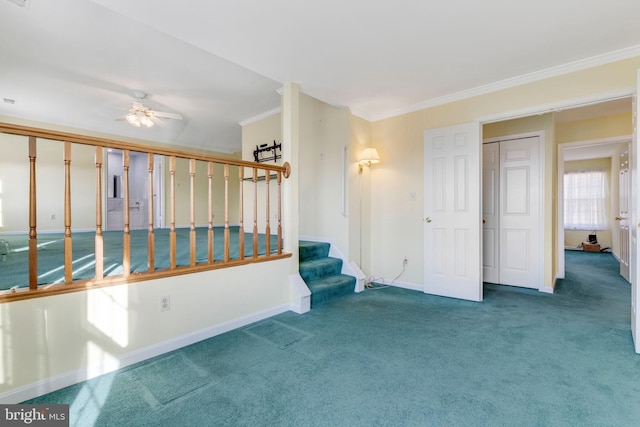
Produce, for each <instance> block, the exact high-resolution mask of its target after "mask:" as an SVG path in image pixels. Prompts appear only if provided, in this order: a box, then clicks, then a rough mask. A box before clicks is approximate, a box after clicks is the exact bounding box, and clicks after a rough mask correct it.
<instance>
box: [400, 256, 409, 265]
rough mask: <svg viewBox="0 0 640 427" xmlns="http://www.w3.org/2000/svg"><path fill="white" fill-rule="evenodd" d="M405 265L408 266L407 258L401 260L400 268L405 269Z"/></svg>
mask: <svg viewBox="0 0 640 427" xmlns="http://www.w3.org/2000/svg"><path fill="white" fill-rule="evenodd" d="M407 264H409V258H407V257H404V258H402V266H403V267H406V266H407Z"/></svg>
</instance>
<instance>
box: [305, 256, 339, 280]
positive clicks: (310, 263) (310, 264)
mask: <svg viewBox="0 0 640 427" xmlns="http://www.w3.org/2000/svg"><path fill="white" fill-rule="evenodd" d="M299 270H300V276H302V279H303V280H304V281H305V282H306V283H309V282H313V281H314V280H318V279H322V278H323V277H326V276H334V275H336V274H340V272H341V271H342V260H341V259H339V258H332V257H324V258H313V259H310V260H307V261H302V262H300V267H299Z"/></svg>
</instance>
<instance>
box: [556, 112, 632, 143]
mask: <svg viewBox="0 0 640 427" xmlns="http://www.w3.org/2000/svg"><path fill="white" fill-rule="evenodd" d="M631 124H632V118H631V112H628V113H620V114H615V115H611V116H604V117H598V118H593V119H587V120H579V121H574V122H563V123H556V142H557V143H558V144H562V143H565V142H575V141H587V140H590V139H600V138H610V137H613V136H621V135H631V132H633V130H632V126H631Z"/></svg>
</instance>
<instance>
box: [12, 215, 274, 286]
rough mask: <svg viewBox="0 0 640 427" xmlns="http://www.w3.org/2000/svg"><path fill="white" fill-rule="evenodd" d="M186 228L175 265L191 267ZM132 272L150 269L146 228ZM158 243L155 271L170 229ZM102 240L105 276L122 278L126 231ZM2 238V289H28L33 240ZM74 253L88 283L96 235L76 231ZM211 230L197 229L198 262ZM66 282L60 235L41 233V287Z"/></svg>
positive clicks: (220, 237) (164, 265) (249, 248)
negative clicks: (5, 248) (31, 241)
mask: <svg viewBox="0 0 640 427" xmlns="http://www.w3.org/2000/svg"><path fill="white" fill-rule="evenodd" d="M229 229H230V238H229V241H230V242H229V243H230V258H231V259H234V258H238V257H239V253H240V250H239V230H240V228H239V227H237V226H235V227H229ZM189 233H190V230H189V229H188V228H179V229H177V230H176V247H177V250H176V264H177V265H178V266H185V265H189V247H190V246H189V245H190V238H189ZM130 235H131V272H132V273H139V272H145V271H147V270H148V265H149V264H148V249H147V246H148V243H147V230H132V231H131V234H130ZM154 235H155V237H154V239H155V245H154V246H155V269H156V270H161V269H168V268H169V229H167V228H163V229H156V230H155V231H154ZM103 236H104V237H103V241H104V257H103V262H104V273H105V276H113V275H118V274H122V240H123V232H122V231H106V232H104V233H103ZM0 239H1V240H2V241H4V242H6V245H8V248H9V250H10V252H9V254H8V255H6V256H5V257H4V259H0V290H4V289H10V288H12V287H27V286H28V283H29V251H28V247H29V236H28V235H26V234H20V235H2V236H0ZM72 240H73V243H72V250H73V280H80V279H90V278H93V277H95V261H94V259H95V256H94V247H95V232H76V233H73V234H72ZM207 240H208V230H207V228H206V227H201V228H197V229H196V263H197V264H201V263H206V262H207V260H208V249H207ZM213 246H214V261H221V260H223V259H224V227H214V244H213ZM265 247H266V246H265V235H264V234H259V235H258V254H259V255H264V254H265V252H266V249H265ZM277 250H278V237H277V236H276V235H272V236H271V253H276V252H277ZM244 253H245V257H252V256H253V234H252V233H245V244H244ZM60 282H64V235H63V234H61V233H41V234H40V235H39V236H38V284H40V285H43V284H50V283H60Z"/></svg>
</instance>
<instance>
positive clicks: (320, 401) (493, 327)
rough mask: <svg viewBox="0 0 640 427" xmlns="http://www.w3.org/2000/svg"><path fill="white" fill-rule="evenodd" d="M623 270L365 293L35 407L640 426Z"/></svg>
mask: <svg viewBox="0 0 640 427" xmlns="http://www.w3.org/2000/svg"><path fill="white" fill-rule="evenodd" d="M617 268H618V264H617V262H616V261H615V259H614V258H613V257H612V256H611V255H610V254H600V253H581V252H580V253H578V252H569V253H567V273H566V279H564V280H562V281H560V283H559V284H558V287H557V293H556V294H553V295H551V294H545V293H540V292H537V291H531V290H525V289H519V288H512V287H501V286H496V285H485V301H484V302H482V303H473V302H465V301H459V300H454V299H448V298H441V297H435V296H429V295H425V294H423V293H420V292H416V291H410V290H405V289H398V288H386V289H379V290H365V292H362V293H359V294H351V295H348V296H345V297H344V298H341V299H337V300H334V301H332V302H329V303H326V304H323V305H322V306H320V307H318V308H316V309H314V310H312V311H310V312H309V313H306V314H304V315H297V314H295V313H292V312H287V313H283V314H281V315H278V316H275V317H273V318H271V319H267V320H265V321H263V322H259V323H257V324H254V325H249V326H247V327H245V328H242V329H240V330H235V331H232V332H229V333H226V334H223V335H220V336H218V337H215V338H212V339H209V340H205V341H202V342H200V343H197V344H194V345H191V346H188V347H185V348H182V349H180V350H177V351H175V352H171V353H168V354H166V355H162V356H159V357H157V358H154V359H152V360H149V361H146V362H142V363H140V364H137V365H134V366H130V367H128V368H125V369H122V370H120V371H119V372H117V373H112V374H108V375H103V376H101V377H99V378H95V379H93V380H90V381H86V382H84V383H81V384H77V385H74V386H71V387H68V388H66V389H63V390H59V391H57V392H54V393H51V394H48V395H45V396H41V397H39V398H37V399H34V400H32V401H31V402H30V403H69V404H71V421H72V425H77V426H83V427H84V426H90V425H100V426H117V425H123V426H124V425H126V426H636V425H638V423H639V421H638V420H639V419H640V404H639V402H640V356H639V355H636V354H635V353H634V352H633V345H632V340H631V333H630V326H629V324H630V320H629V319H630V293H631V292H630V286H629V284H628V283H627V282H625V281H624V280H623V279H621V278H620V276H619V275H618V273H617ZM261 325H262V326H261ZM281 327H282V328H286V329H285V330H281V331H280V332H278V329H279V328H281ZM278 336H281V337H284V340H280V339H279V338H275V337H278ZM283 343H285V344H287V345H283ZM176 358H179V359H177V360H180V363H172V361H175V360H176ZM160 361H165V362H166V363H162V364H161V365H160V364H159V362H160ZM149 365H153V366H162V369H161V372H153V371H152V370H151V371H148V372H144V370H141V369H140V367H144V366H149ZM185 366H187V367H188V369H186V368H185ZM185 370H186V372H185ZM141 375H142V376H144V375H150V376H153V375H161V376H162V377H164V378H165V379H167V380H168V381H171V382H176V384H182V385H181V386H180V387H181V388H180V387H176V389H177V390H179V392H180V393H183V395H182V396H181V397H177V396H176V395H173V394H166V398H159V397H157V396H156V397H154V399H150V396H149V391H148V390H149V388H150V387H152V386H151V384H153V382H154V381H160V382H161V383H162V382H163V381H162V380H161V379H160V380H153V379H146V380H145V379H142V378H141ZM185 381H187V382H189V381H195V382H194V387H187V386H185V385H184V384H185ZM163 387H166V386H163ZM162 393H168V392H167V391H166V390H165V391H163V392H162ZM176 394H178V392H176ZM163 395H164V394H163ZM152 397H153V396H152Z"/></svg>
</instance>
